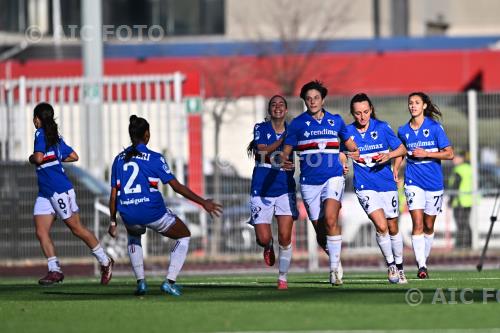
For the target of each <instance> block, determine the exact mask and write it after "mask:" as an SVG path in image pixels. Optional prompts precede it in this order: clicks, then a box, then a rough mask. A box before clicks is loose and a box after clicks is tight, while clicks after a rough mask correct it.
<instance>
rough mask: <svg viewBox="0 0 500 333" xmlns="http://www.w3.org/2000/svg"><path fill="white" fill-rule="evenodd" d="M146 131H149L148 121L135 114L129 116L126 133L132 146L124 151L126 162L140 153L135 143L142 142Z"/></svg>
mask: <svg viewBox="0 0 500 333" xmlns="http://www.w3.org/2000/svg"><path fill="white" fill-rule="evenodd" d="M147 131H149V123H148V122H147V120H146V119H144V118H140V117H137V116H136V115H131V116H130V118H129V125H128V134H129V136H130V141H132V147H131V148H130V149H128V150H127V151H126V152H125V162H128V161H130V159H131V158H132V157H134V156H138V155H140V154H141V153H140V152H139V151H138V150H137V145H138V144H139V143H141V142H144V137H145V135H146V132H147Z"/></svg>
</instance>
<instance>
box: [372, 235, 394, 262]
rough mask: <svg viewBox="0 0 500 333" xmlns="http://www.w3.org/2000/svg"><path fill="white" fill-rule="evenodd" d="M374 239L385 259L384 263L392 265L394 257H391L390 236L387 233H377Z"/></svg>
mask: <svg viewBox="0 0 500 333" xmlns="http://www.w3.org/2000/svg"><path fill="white" fill-rule="evenodd" d="M375 238H376V239H377V244H378V246H379V247H380V250H381V251H382V254H383V255H384V257H385V261H386V262H387V264H392V263H393V262H394V256H393V255H392V247H391V236H389V233H386V234H384V235H381V234H379V233H378V232H377V234H376V236H375Z"/></svg>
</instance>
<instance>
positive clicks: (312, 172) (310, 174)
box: [285, 110, 349, 185]
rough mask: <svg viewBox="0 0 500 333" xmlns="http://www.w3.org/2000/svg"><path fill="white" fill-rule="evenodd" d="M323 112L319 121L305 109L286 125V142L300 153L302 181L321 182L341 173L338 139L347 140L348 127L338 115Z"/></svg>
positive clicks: (311, 183)
mask: <svg viewBox="0 0 500 333" xmlns="http://www.w3.org/2000/svg"><path fill="white" fill-rule="evenodd" d="M323 111H324V113H325V114H324V116H323V118H322V119H321V120H317V119H315V118H313V117H312V116H311V115H310V114H309V113H308V112H304V113H302V114H300V115H299V116H297V117H296V118H295V119H293V121H292V122H291V124H290V126H288V130H287V132H288V134H287V137H286V139H285V144H286V145H291V146H293V147H294V149H295V150H296V151H297V153H298V154H299V156H300V183H301V184H307V185H320V184H323V183H325V182H326V181H327V180H328V179H330V178H332V177H337V176H342V174H343V168H342V165H341V164H340V161H339V148H340V141H341V140H342V141H346V140H348V139H349V135H348V133H347V128H346V126H345V123H344V121H343V120H342V117H340V115H338V114H331V113H329V112H327V111H325V110H323Z"/></svg>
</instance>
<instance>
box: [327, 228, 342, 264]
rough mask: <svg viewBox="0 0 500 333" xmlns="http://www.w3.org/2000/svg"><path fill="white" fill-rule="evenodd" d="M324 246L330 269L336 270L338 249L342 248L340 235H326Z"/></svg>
mask: <svg viewBox="0 0 500 333" xmlns="http://www.w3.org/2000/svg"><path fill="white" fill-rule="evenodd" d="M326 246H327V247H328V253H329V254H330V255H329V258H330V271H332V272H333V271H336V270H337V268H338V267H339V261H340V250H341V248H342V236H341V235H337V236H326Z"/></svg>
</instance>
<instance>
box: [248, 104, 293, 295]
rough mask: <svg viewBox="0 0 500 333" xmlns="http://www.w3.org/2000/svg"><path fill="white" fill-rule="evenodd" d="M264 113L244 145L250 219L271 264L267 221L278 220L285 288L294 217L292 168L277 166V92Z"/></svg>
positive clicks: (280, 121)
mask: <svg viewBox="0 0 500 333" xmlns="http://www.w3.org/2000/svg"><path fill="white" fill-rule="evenodd" d="M267 112H268V114H269V116H270V117H271V119H270V120H269V121H265V122H262V123H258V124H256V125H255V127H254V133H253V134H254V137H253V140H252V142H251V143H250V144H249V146H248V149H247V151H248V154H249V156H253V157H255V167H254V169H253V174H252V188H251V199H250V206H251V220H250V223H251V224H252V225H253V226H254V227H255V236H256V239H257V243H258V244H259V245H260V246H262V247H264V261H265V262H266V264H267V265H268V266H272V265H274V261H275V255H274V248H273V235H272V231H271V222H272V219H273V216H275V217H276V220H277V222H278V243H279V255H278V265H279V276H278V289H280V290H284V289H288V283H287V274H288V269H289V267H290V261H291V260H292V228H293V221H294V219H296V218H297V216H298V211H297V207H296V199H295V180H294V179H293V171H286V170H284V169H283V168H281V165H280V159H279V157H280V153H281V150H282V149H283V141H284V140H285V137H286V128H287V127H286V126H287V124H286V121H285V117H286V115H287V113H288V108H287V103H286V100H285V99H284V98H283V97H282V96H279V95H275V96H273V97H272V98H271V99H270V100H269V104H268V108H267Z"/></svg>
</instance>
